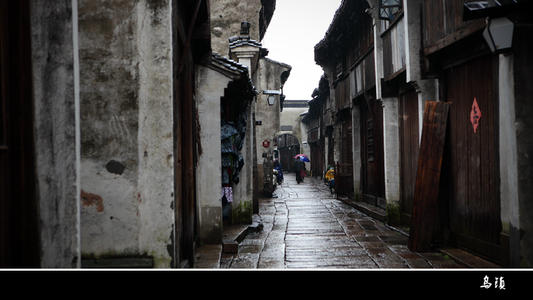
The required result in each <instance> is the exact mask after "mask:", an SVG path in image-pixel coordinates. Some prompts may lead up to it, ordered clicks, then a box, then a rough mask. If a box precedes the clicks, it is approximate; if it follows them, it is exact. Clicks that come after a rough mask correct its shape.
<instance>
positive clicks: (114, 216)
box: [81, 159, 139, 255]
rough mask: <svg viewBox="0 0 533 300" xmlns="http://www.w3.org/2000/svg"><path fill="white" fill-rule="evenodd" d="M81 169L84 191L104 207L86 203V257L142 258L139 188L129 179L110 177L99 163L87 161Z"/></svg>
mask: <svg viewBox="0 0 533 300" xmlns="http://www.w3.org/2000/svg"><path fill="white" fill-rule="evenodd" d="M81 169H82V170H83V173H82V178H81V181H82V182H83V191H84V192H85V193H91V194H93V195H96V196H98V197H100V199H101V203H99V202H86V201H87V200H82V205H83V207H84V209H83V210H82V212H81V218H82V219H83V233H84V234H83V238H82V239H81V248H82V249H83V253H85V254H93V255H116V254H121V255H133V254H138V251H139V247H138V236H139V220H138V214H139V211H138V201H137V200H138V199H137V186H136V185H135V184H134V183H132V182H131V181H130V180H129V179H127V178H126V177H125V176H122V175H117V174H112V173H109V172H108V171H107V170H106V169H105V167H104V166H102V164H101V162H99V161H95V160H88V159H84V160H83V161H82V164H81Z"/></svg>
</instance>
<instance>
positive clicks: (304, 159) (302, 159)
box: [299, 156, 310, 162]
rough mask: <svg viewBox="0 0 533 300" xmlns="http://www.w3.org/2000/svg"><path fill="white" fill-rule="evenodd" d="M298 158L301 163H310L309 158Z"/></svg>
mask: <svg viewBox="0 0 533 300" xmlns="http://www.w3.org/2000/svg"><path fill="white" fill-rule="evenodd" d="M299 158H300V160H301V161H303V162H310V160H309V158H307V157H306V156H300V157H299Z"/></svg>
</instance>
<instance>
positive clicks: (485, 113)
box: [444, 55, 501, 256]
mask: <svg viewBox="0 0 533 300" xmlns="http://www.w3.org/2000/svg"><path fill="white" fill-rule="evenodd" d="M495 74H497V61H496V62H495V61H494V58H493V57H492V56H491V55H487V56H484V57H481V58H477V59H475V60H471V61H469V62H467V63H464V64H462V65H459V66H456V67H452V68H449V69H447V70H446V72H445V78H444V80H445V82H444V85H445V91H446V99H447V101H449V102H451V107H450V122H449V134H448V138H447V144H448V146H447V153H446V154H447V157H445V158H444V159H445V161H447V162H448V165H447V166H445V167H448V168H449V169H448V174H450V176H449V177H450V178H449V182H448V187H449V189H448V190H449V195H448V199H449V201H448V205H449V227H450V230H451V233H452V235H453V237H454V238H455V239H456V240H457V242H458V244H459V245H460V246H464V247H468V248H470V249H472V250H474V251H476V252H478V253H480V254H485V255H487V256H494V254H495V250H494V249H495V246H496V245H497V244H499V237H500V231H501V219H500V190H499V186H500V182H499V161H498V160H499V154H498V149H499V148H498V127H497V122H498V111H497V107H498V105H497V103H498V100H497V97H498V93H497V85H496V84H497V82H496V80H495ZM474 103H477V104H474ZM479 113H481V118H480V119H479V122H478V126H477V128H474V125H473V123H472V119H473V117H474V116H475V115H476V114H478V116H479Z"/></svg>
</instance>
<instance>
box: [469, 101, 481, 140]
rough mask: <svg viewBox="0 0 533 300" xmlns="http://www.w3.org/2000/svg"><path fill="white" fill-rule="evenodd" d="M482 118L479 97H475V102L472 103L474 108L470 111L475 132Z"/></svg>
mask: <svg viewBox="0 0 533 300" xmlns="http://www.w3.org/2000/svg"><path fill="white" fill-rule="evenodd" d="M480 119H481V110H480V109H479V105H478V104H477V99H476V98H475V97H474V103H473V104H472V110H471V111H470V123H472V127H474V133H476V132H477V127H478V126H479V120H480Z"/></svg>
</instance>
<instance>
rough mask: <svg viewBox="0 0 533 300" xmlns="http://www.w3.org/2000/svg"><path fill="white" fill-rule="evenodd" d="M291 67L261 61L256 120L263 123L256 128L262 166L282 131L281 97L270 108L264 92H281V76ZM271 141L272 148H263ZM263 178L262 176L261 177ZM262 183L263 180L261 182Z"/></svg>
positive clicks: (264, 60)
mask: <svg viewBox="0 0 533 300" xmlns="http://www.w3.org/2000/svg"><path fill="white" fill-rule="evenodd" d="M290 69H291V67H290V66H288V65H285V64H281V63H278V62H276V61H273V60H270V59H260V60H259V68H258V71H257V85H256V88H257V90H258V91H259V95H258V96H257V103H256V107H255V119H256V120H257V121H261V122H262V124H261V125H260V126H256V134H257V138H256V147H257V156H258V164H259V165H262V162H263V159H262V157H263V153H265V152H268V151H271V150H272V149H273V139H274V137H275V135H276V133H277V132H278V131H279V129H280V102H281V101H280V96H275V97H276V103H275V104H274V105H273V106H269V105H268V103H267V98H268V95H264V94H263V93H262V92H263V91H264V90H279V89H280V87H281V77H280V76H281V74H282V73H283V72H285V71H289V70H290ZM264 140H269V141H270V147H269V148H265V147H263V144H262V143H263V141H264ZM261 170H262V169H258V174H262V171H261ZM260 176H261V175H260ZM259 182H261V183H262V180H261V181H259Z"/></svg>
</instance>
